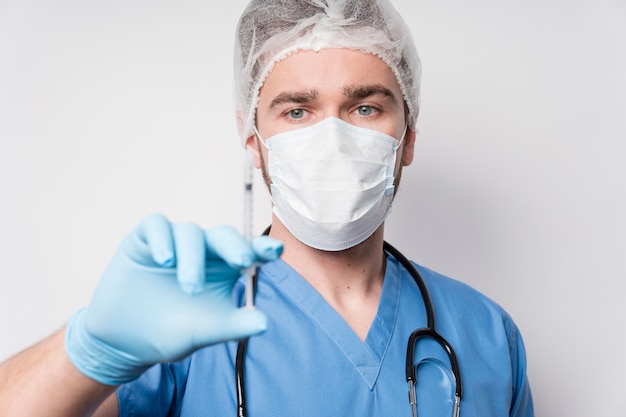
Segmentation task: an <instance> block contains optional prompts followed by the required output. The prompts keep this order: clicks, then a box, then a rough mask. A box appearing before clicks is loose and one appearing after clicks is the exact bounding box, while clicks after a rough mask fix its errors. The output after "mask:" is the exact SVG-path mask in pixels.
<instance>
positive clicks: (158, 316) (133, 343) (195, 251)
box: [65, 214, 282, 385]
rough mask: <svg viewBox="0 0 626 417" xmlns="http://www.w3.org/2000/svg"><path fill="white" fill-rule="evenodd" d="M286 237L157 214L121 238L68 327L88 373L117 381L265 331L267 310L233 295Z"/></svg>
mask: <svg viewBox="0 0 626 417" xmlns="http://www.w3.org/2000/svg"><path fill="white" fill-rule="evenodd" d="M281 252H282V243H280V242H278V241H276V240H274V239H271V238H269V237H267V236H261V237H259V238H257V239H255V240H253V242H252V244H251V245H250V244H248V243H247V242H246V241H245V239H244V238H243V237H242V236H241V235H239V234H238V233H237V232H236V231H235V229H233V228H231V227H228V226H220V227H218V228H215V229H211V230H209V231H203V230H202V229H200V228H199V227H198V226H196V225H193V224H190V223H185V224H171V223H169V222H168V221H167V219H166V218H165V217H163V216H162V215H158V214H155V215H151V216H149V217H147V218H146V219H144V220H143V221H142V223H141V224H140V225H139V227H138V228H137V229H136V230H134V231H133V232H132V233H130V234H129V235H128V236H127V237H126V238H125V239H124V240H123V242H122V244H121V245H120V248H119V249H118V251H117V253H116V254H115V256H114V257H113V260H112V261H111V263H110V265H109V267H108V268H107V269H106V271H105V272H104V274H103V276H102V278H101V280H100V282H99V284H98V286H97V288H96V290H95V292H94V295H93V298H92V300H91V302H90V304H89V306H88V307H87V308H85V309H82V310H80V311H79V312H78V313H76V314H75V315H74V317H73V318H72V319H71V320H70V323H69V324H68V326H67V330H66V335H65V345H66V350H67V353H68V356H69V358H70V360H71V361H72V363H73V364H74V365H75V366H76V367H77V368H78V369H79V370H80V371H81V372H82V373H83V374H85V375H87V376H89V377H91V378H92V379H94V380H96V381H98V382H101V383H104V384H109V385H117V384H120V383H124V382H128V381H130V380H133V379H135V378H137V377H138V376H139V375H141V374H142V373H143V372H144V371H145V370H146V369H147V368H149V367H150V366H151V365H153V364H155V363H159V362H172V361H176V360H178V359H181V358H184V357H185V356H187V355H189V354H191V353H192V352H194V351H195V350H197V349H199V348H201V347H204V346H207V345H211V344H214V343H218V342H223V341H226V340H232V339H239V338H244V337H247V336H252V335H255V334H258V333H261V332H263V331H264V330H265V329H266V327H267V321H266V317H265V315H264V314H263V313H261V312H260V311H258V310H255V309H246V308H237V307H236V306H235V305H234V303H233V301H232V297H231V291H232V288H233V286H234V284H235V282H236V281H237V279H238V278H239V276H240V275H241V269H242V268H245V267H249V266H251V265H252V264H253V263H259V262H264V261H270V260H274V259H276V258H278V257H279V256H280V254H281Z"/></svg>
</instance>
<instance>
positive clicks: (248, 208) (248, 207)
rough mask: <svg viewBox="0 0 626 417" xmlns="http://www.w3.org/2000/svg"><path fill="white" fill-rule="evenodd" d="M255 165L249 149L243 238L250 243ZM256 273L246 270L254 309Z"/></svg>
mask: <svg viewBox="0 0 626 417" xmlns="http://www.w3.org/2000/svg"><path fill="white" fill-rule="evenodd" d="M253 170H254V167H253V163H252V150H251V149H250V148H247V149H246V150H245V157H244V170H243V186H244V193H243V236H244V238H245V239H246V241H247V242H248V243H251V242H252V216H253V213H252V180H253ZM255 273H256V266H255V265H252V266H250V267H249V268H246V269H245V270H244V275H245V280H246V281H245V282H246V300H245V304H244V305H245V307H246V308H254V288H253V287H254V283H253V280H254V274H255Z"/></svg>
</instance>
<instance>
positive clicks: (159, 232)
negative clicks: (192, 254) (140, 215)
mask: <svg viewBox="0 0 626 417" xmlns="http://www.w3.org/2000/svg"><path fill="white" fill-rule="evenodd" d="M137 234H138V236H139V238H140V239H141V240H142V241H143V242H144V243H146V244H147V245H148V247H149V249H150V253H151V255H152V258H153V260H154V261H155V262H156V263H157V264H158V265H160V266H163V267H172V266H174V264H175V263H176V257H175V252H174V241H173V239H172V231H171V228H170V222H169V221H168V220H167V219H166V218H165V216H163V215H162V214H159V213H155V214H151V215H149V216H147V217H146V218H144V219H143V221H142V222H141V224H140V225H139V227H138V228H137Z"/></svg>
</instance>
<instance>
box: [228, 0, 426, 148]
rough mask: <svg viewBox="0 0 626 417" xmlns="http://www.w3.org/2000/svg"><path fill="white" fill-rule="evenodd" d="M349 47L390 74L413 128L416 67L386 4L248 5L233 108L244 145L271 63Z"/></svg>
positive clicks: (279, 0)
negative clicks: (383, 65) (303, 52)
mask: <svg viewBox="0 0 626 417" xmlns="http://www.w3.org/2000/svg"><path fill="white" fill-rule="evenodd" d="M323 48H349V49H356V50H361V51H363V52H366V53H371V54H374V55H376V56H378V57H380V58H381V59H382V60H383V61H385V63H387V65H389V67H390V68H391V70H392V71H393V72H394V74H395V75H396V78H397V79H398V84H400V88H401V90H402V94H403V96H404V101H405V103H406V106H407V109H408V120H407V124H408V125H409V127H410V128H413V129H414V128H415V123H416V121H417V113H418V109H419V89H420V76H421V64H420V60H419V56H418V54H417V50H416V48H415V45H414V42H413V37H412V35H411V32H410V31H409V28H408V27H407V25H406V24H405V22H404V20H403V19H402V17H401V16H400V15H399V13H398V12H397V11H396V9H395V8H394V7H393V6H392V5H391V3H390V2H389V1H388V0H252V1H251V2H250V4H249V5H248V7H247V8H246V9H245V10H244V12H243V14H242V15H241V18H240V20H239V24H238V26H237V40H236V42H235V56H234V60H235V62H234V64H235V68H234V70H235V85H234V88H235V91H234V95H235V106H236V111H237V113H238V117H239V118H240V120H239V134H240V136H241V139H242V140H243V141H244V142H245V140H246V138H248V137H249V136H251V135H252V134H253V129H252V126H253V124H254V122H255V113H256V107H257V103H258V95H259V90H260V89H261V86H262V85H263V83H264V81H265V78H266V77H267V75H268V74H269V72H270V71H271V70H272V68H273V66H274V64H275V63H276V62H277V61H279V60H281V59H284V58H285V57H287V56H288V55H289V54H291V53H293V52H295V51H298V50H315V51H319V50H320V49H323Z"/></svg>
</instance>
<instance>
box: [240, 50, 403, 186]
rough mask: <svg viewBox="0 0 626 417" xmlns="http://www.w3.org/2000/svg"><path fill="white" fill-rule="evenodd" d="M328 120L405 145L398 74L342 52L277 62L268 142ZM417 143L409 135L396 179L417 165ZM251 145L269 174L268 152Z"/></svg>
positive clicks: (267, 104) (265, 110)
mask: <svg viewBox="0 0 626 417" xmlns="http://www.w3.org/2000/svg"><path fill="white" fill-rule="evenodd" d="M327 117H336V118H338V119H341V120H343V121H345V122H347V123H350V124H353V125H356V126H360V127H364V128H368V129H373V130H377V131H379V132H382V133H385V134H387V135H389V136H392V137H394V138H397V139H400V137H401V136H402V133H403V132H404V129H405V126H406V118H405V110H404V101H403V98H402V92H401V90H400V86H399V85H398V82H397V80H396V77H395V75H394V74H393V71H391V69H390V68H389V67H388V66H387V64H385V63H384V61H382V60H381V59H380V58H378V57H376V56H375V55H372V54H367V53H363V52H360V51H354V50H349V49H341V48H337V49H322V50H321V51H319V52H314V51H300V52H297V53H295V54H293V55H290V56H289V57H287V58H285V59H283V60H281V61H279V62H277V63H276V65H275V66H274V68H273V69H272V71H271V72H270V73H269V75H268V77H267V78H266V80H265V83H264V84H263V87H262V88H261V90H260V92H259V104H258V108H257V113H256V122H257V129H258V131H259V133H260V135H261V136H262V137H263V139H264V140H267V139H268V138H270V137H271V136H273V135H275V134H278V133H281V132H286V131H288V130H294V129H299V128H302V127H306V126H310V125H312V124H315V123H317V122H320V121H321V120H323V119H325V118H327ZM414 143H415V132H413V131H412V130H410V129H407V131H406V134H405V139H404V141H403V143H402V147H401V148H400V149H399V150H398V154H399V155H401V157H400V158H398V162H397V165H396V177H399V176H400V175H399V174H400V171H401V168H402V166H406V165H409V164H410V163H411V162H412V160H413V150H414ZM247 145H248V146H250V147H251V148H252V149H253V151H254V152H253V153H254V156H255V164H256V167H257V168H263V171H264V173H265V167H264V163H263V161H266V160H267V155H266V152H267V151H266V149H265V147H263V146H259V143H258V142H257V140H256V138H255V136H251V137H250V138H248V140H247ZM266 181H267V177H266Z"/></svg>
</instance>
